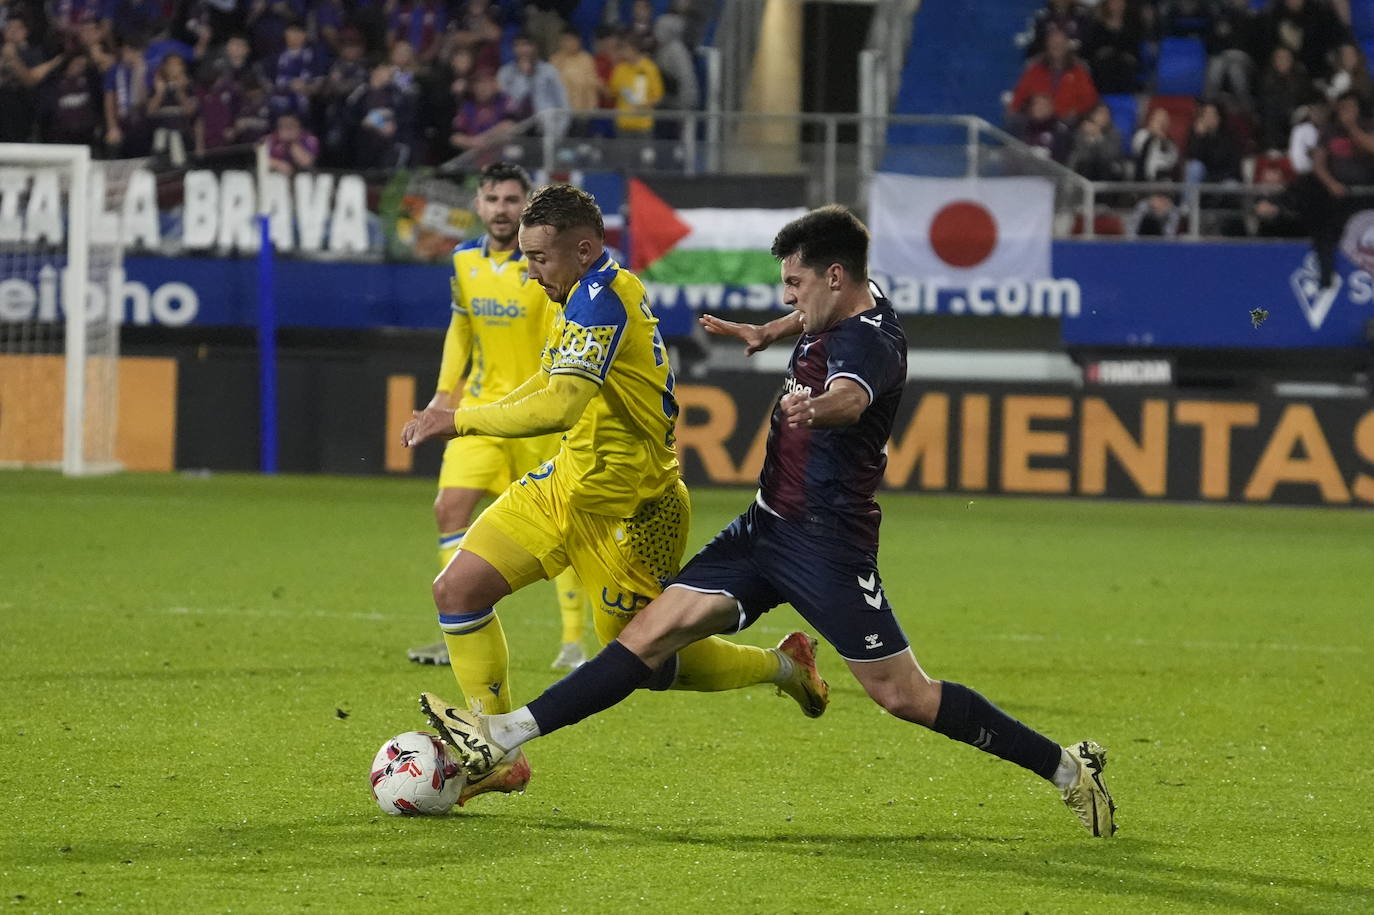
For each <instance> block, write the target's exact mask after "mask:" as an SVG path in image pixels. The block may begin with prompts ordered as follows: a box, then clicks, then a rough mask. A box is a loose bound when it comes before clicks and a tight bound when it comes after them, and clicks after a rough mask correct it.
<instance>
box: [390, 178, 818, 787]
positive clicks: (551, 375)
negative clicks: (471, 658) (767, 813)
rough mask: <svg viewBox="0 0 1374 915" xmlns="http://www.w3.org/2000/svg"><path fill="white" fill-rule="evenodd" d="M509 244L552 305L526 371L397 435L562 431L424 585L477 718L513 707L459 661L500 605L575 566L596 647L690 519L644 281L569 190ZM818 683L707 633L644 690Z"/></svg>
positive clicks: (498, 688)
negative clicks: (552, 449)
mask: <svg viewBox="0 0 1374 915" xmlns="http://www.w3.org/2000/svg"><path fill="white" fill-rule="evenodd" d="M519 237H520V247H521V250H522V251H523V252H524V254H525V256H526V258H527V259H528V270H529V275H530V278H531V279H533V280H536V281H537V282H538V283H539V284H540V285H541V286H542V287H543V289H544V291H545V292H546V293H547V294H548V297H549V299H550V300H551V301H552V302H554V303H555V309H556V310H555V313H554V315H553V319H552V322H551V325H550V331H549V336H548V341H547V343H546V345H545V347H544V352H543V356H542V358H541V361H540V366H539V369H538V371H536V372H535V373H534V374H533V375H531V377H530V378H529V379H528V380H527V381H526V382H525V383H523V384H522V385H520V387H518V388H516V389H515V390H514V391H512V392H511V393H510V394H508V395H506V397H504V398H503V399H502V400H500V401H498V402H496V403H490V404H485V405H482V406H474V407H468V406H466V405H464V406H463V407H461V408H460V409H458V410H456V411H448V410H445V409H441V408H439V409H429V410H425V411H423V412H421V413H417V414H416V415H415V417H414V418H413V419H412V420H411V422H410V423H408V424H407V426H406V429H405V432H404V433H403V440H404V442H405V443H406V444H407V445H412V446H413V445H415V444H418V443H420V442H423V441H425V440H427V439H429V438H452V437H454V436H457V437H458V440H460V441H461V440H462V438H465V437H467V436H470V435H495V436H500V437H529V436H541V435H548V434H550V433H558V432H565V433H566V434H565V435H564V436H563V441H562V443H561V445H560V446H559V449H558V453H557V454H556V455H554V457H553V458H552V459H551V460H549V461H548V462H546V463H544V464H543V465H542V466H540V467H539V468H538V469H536V470H532V471H530V472H529V473H527V474H525V475H524V476H523V477H522V478H521V479H520V480H518V481H516V482H515V483H514V484H512V485H511V486H510V487H509V488H508V489H507V490H506V491H505V492H504V493H503V494H502V495H501V497H500V498H498V499H497V500H496V501H495V502H494V503H492V505H491V506H490V507H489V508H488V509H487V510H486V511H485V512H483V514H482V516H481V517H480V518H479V519H478V520H477V521H476V522H475V523H474V524H473V526H472V529H471V530H470V531H469V532H468V534H467V536H466V538H465V539H464V541H463V545H462V549H461V550H460V551H459V553H458V555H457V556H455V557H454V560H453V562H452V563H450V564H449V566H448V567H447V568H446V569H445V570H444V572H443V574H441V575H440V576H439V578H438V579H437V580H436V581H435V583H434V599H435V604H436V605H437V607H438V609H439V621H440V625H441V627H442V628H443V630H444V632H445V635H446V638H447V640H448V642H449V647H450V653H451V654H452V655H453V656H454V658H455V662H454V669H455V671H458V672H459V674H460V680H461V681H462V686H463V691H464V693H465V694H466V696H467V697H468V707H470V708H471V707H474V703H473V702H472V699H473V698H474V697H476V698H478V700H479V702H478V704H477V707H478V708H480V710H481V711H483V712H487V711H488V710H489V708H490V707H491V705H492V704H493V703H492V702H491V701H490V700H499V701H500V703H501V704H502V705H504V706H505V709H503V711H504V710H506V709H508V708H509V701H510V700H509V689H508V686H507V684H506V682H505V677H506V670H505V668H504V667H502V668H499V669H497V668H491V669H489V670H488V671H487V673H486V677H485V679H484V680H481V681H472V680H470V679H464V677H463V675H462V671H461V669H460V668H459V665H458V662H457V658H458V657H459V656H460V655H462V654H463V653H464V652H465V650H466V645H465V642H466V640H467V639H468V638H470V637H471V636H474V635H477V636H480V635H481V634H483V633H486V632H489V631H490V630H492V629H495V630H497V631H500V626H501V621H500V618H499V617H498V616H497V614H496V612H495V609H494V605H495V603H496V602H497V601H498V600H500V599H501V598H502V597H504V596H506V595H507V594H510V593H511V592H512V591H515V590H518V589H519V588H522V587H524V586H525V585H527V584H529V583H530V582H533V581H535V580H537V579H540V578H547V577H550V576H552V575H554V574H556V573H557V572H559V571H560V570H562V569H564V568H566V567H568V566H571V567H572V568H573V569H574V570H575V571H576V572H577V574H578V577H579V578H580V579H581V581H582V582H583V584H584V586H585V587H586V589H587V593H588V595H589V596H590V597H591V602H592V607H593V618H594V620H595V627H596V633H597V636H598V638H599V639H600V640H601V641H603V642H608V641H610V640H612V639H614V638H615V636H616V635H617V634H619V632H620V630H621V629H623V628H624V627H625V625H626V624H627V623H628V622H629V621H630V620H631V619H633V617H634V615H635V613H637V612H638V611H639V610H640V609H642V608H643V607H644V606H646V605H647V604H648V603H649V601H650V600H652V599H653V598H654V597H656V596H657V595H658V594H659V592H661V591H662V589H663V586H664V584H665V583H666V582H667V581H668V579H669V578H671V577H672V576H673V575H674V574H676V573H677V570H678V566H679V564H680V562H681V559H682V553H683V548H684V546H685V543H686V537H687V533H688V528H689V522H690V514H691V510H690V504H689V502H688V499H687V490H686V487H685V486H684V485H683V483H682V480H681V476H680V473H679V468H678V462H677V455H676V453H675V451H674V449H673V429H674V426H675V423H676V420H677V414H678V406H677V401H676V398H675V397H674V393H673V388H674V380H673V373H672V369H671V367H670V366H669V364H668V356H667V353H666V351H665V349H664V346H663V341H662V338H661V337H660V336H659V334H658V320H657V318H655V317H654V315H653V313H652V312H651V311H650V309H649V307H648V304H647V300H646V297H645V290H644V285H643V284H642V283H641V282H640V281H639V279H638V278H637V277H635V276H634V275H633V274H631V273H629V272H628V271H625V270H622V269H621V268H620V267H619V265H618V264H616V263H615V261H614V260H612V259H611V257H610V256H609V254H607V253H606V251H605V249H604V229H603V225H602V220H601V214H600V211H599V209H598V208H597V206H596V202H595V201H594V200H592V198H591V197H590V196H589V195H587V194H586V193H584V192H582V191H580V190H577V189H576V188H573V187H569V186H567V185H553V186H550V187H545V188H542V189H541V190H539V191H538V192H536V193H535V194H534V195H533V196H532V197H531V198H530V201H529V203H528V204H527V205H526V207H525V210H524V212H523V214H522V216H521V226H520V236H519ZM817 682H819V678H818V676H817V675H816V674H815V668H814V664H813V663H811V662H810V661H809V660H807V661H804V662H798V661H797V660H796V659H795V658H793V657H792V656H791V655H789V654H787V653H785V652H783V651H780V650H779V649H763V648H756V647H753V646H749V645H738V644H735V643H732V642H728V641H726V640H724V639H721V638H716V637H711V638H707V639H703V640H701V641H699V642H695V643H694V644H692V645H689V646H688V647H686V648H684V649H683V650H682V651H681V652H679V653H678V654H677V656H676V657H674V658H673V659H671V660H670V661H669V662H668V663H666V664H664V665H663V666H662V667H661V668H660V669H659V670H657V671H655V674H654V677H653V678H652V680H651V681H650V682H649V683H646V684H645V685H646V686H650V687H651V688H655V689H669V688H674V689H689V690H696V691H701V692H709V691H715V690H725V689H734V688H738V687H742V686H748V685H751V684H756V683H776V684H777V685H778V686H779V687H780V688H781V689H783V690H784V691H786V692H787V693H788V694H789V695H791V696H793V698H795V699H797V701H798V702H799V703H800V704H802V705H803V708H806V707H807V703H809V702H812V701H814V695H815V690H816V687H815V684H816V683H817ZM488 697H490V699H489V698H488ZM423 702H424V703H425V706H426V709H427V711H428V712H429V714H430V715H431V720H432V721H433V722H434V723H435V725H436V726H437V727H439V728H440V730H441V732H442V733H444V734H445V735H448V732H447V731H444V730H443V727H442V716H443V715H445V714H448V712H450V711H451V712H454V713H458V712H460V711H461V709H460V708H459V707H455V706H448V705H446V704H445V703H443V702H442V700H439V699H438V698H437V697H434V696H432V694H425V697H424V699H423ZM491 763H492V765H491V767H490V768H489V769H485V770H484V771H485V772H487V773H488V774H486V775H485V776H484V777H483V778H482V779H481V780H480V781H479V782H477V783H475V784H476V786H477V787H476V789H475V790H483V791H513V790H522V789H523V788H524V785H525V783H526V782H527V781H528V779H529V764H528V762H527V761H526V760H525V758H524V755H523V754H522V753H519V752H515V753H512V754H510V756H509V758H503V759H501V760H492V761H491Z"/></svg>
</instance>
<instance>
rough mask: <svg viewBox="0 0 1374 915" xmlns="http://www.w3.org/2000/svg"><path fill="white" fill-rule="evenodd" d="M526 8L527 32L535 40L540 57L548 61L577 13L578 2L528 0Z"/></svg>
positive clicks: (568, 0) (575, 0)
mask: <svg viewBox="0 0 1374 915" xmlns="http://www.w3.org/2000/svg"><path fill="white" fill-rule="evenodd" d="M524 6H525V31H526V32H528V33H529V35H530V37H531V38H533V39H534V46H535V47H536V48H537V49H538V51H539V56H540V57H541V58H543V59H545V60H548V59H549V58H550V57H552V56H553V53H554V52H555V51H557V50H558V44H559V42H560V41H561V39H562V37H563V30H564V29H565V28H566V27H567V24H568V21H569V20H570V19H572V16H573V13H574V12H576V11H577V7H578V0H528V2H526V3H525V4H524Z"/></svg>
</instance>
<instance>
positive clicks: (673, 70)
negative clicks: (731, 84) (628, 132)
mask: <svg viewBox="0 0 1374 915" xmlns="http://www.w3.org/2000/svg"><path fill="white" fill-rule="evenodd" d="M686 28H687V22H686V20H685V19H683V18H682V17H681V16H679V15H678V14H677V13H664V14H663V15H662V16H659V17H658V21H657V22H655V23H654V38H655V39H656V40H657V42H658V50H657V51H655V52H654V63H656V64H658V71H659V73H660V74H662V76H663V101H662V102H660V103H659V107H660V108H663V109H665V110H668V111H694V110H696V108H697V106H698V105H700V104H701V92H700V90H699V89H698V87H697V68H696V65H695V64H693V63H692V52H691V51H689V50H688V49H687V44H686V42H685V41H683V37H682V36H683V33H684V32H685V31H686ZM681 128H682V124H681V122H680V121H677V120H662V121H661V122H660V123H659V125H658V127H657V128H656V133H657V134H658V136H659V137H660V138H661V139H665V140H676V139H677V138H678V136H679V135H680V134H681Z"/></svg>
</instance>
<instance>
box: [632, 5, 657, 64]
mask: <svg viewBox="0 0 1374 915" xmlns="http://www.w3.org/2000/svg"><path fill="white" fill-rule="evenodd" d="M625 38H626V39H627V40H629V41H632V42H634V43H635V44H637V45H638V46H639V48H640V50H641V51H643V52H644V53H645V54H647V55H650V56H653V55H654V53H655V52H656V51H657V50H658V47H657V39H656V38H655V36H654V5H653V4H652V3H651V2H650V0H634V2H633V3H631V4H630V24H629V25H628V26H626V28H625Z"/></svg>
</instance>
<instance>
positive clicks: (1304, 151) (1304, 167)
mask: <svg viewBox="0 0 1374 915" xmlns="http://www.w3.org/2000/svg"><path fill="white" fill-rule="evenodd" d="M1293 118H1294V120H1296V121H1297V122H1298V123H1297V124H1295V125H1294V127H1293V132H1292V133H1291V134H1289V136H1288V161H1289V163H1290V164H1291V165H1292V166H1293V171H1295V172H1296V173H1297V174H1299V175H1307V174H1310V173H1311V172H1312V150H1314V149H1316V148H1317V146H1318V145H1319V144H1320V143H1321V137H1322V131H1323V130H1325V129H1326V125H1327V124H1328V123H1330V122H1331V106H1330V105H1328V104H1327V103H1326V102H1325V101H1324V100H1322V99H1317V100H1315V101H1313V102H1311V103H1310V104H1307V105H1304V106H1302V107H1300V108H1299V109H1298V110H1297V111H1295V112H1293Z"/></svg>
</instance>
